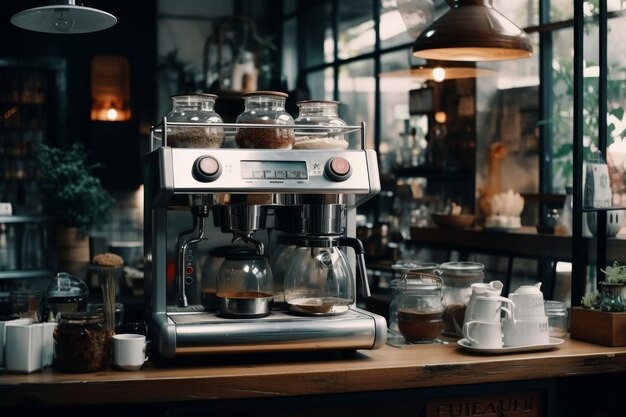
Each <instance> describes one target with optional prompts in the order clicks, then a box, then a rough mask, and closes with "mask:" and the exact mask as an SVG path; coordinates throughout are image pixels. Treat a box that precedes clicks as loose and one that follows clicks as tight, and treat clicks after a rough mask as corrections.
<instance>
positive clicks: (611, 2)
mask: <svg viewBox="0 0 626 417" xmlns="http://www.w3.org/2000/svg"><path fill="white" fill-rule="evenodd" d="M607 9H608V11H609V12H614V11H617V10H625V9H626V2H624V1H623V0H607Z"/></svg>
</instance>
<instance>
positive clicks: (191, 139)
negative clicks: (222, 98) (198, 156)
mask: <svg viewBox="0 0 626 417" xmlns="http://www.w3.org/2000/svg"><path fill="white" fill-rule="evenodd" d="M171 99H172V111H171V112H169V113H168V114H167V115H166V118H167V121H168V122H175V123H176V122H181V123H194V125H191V126H179V125H168V130H167V145H168V146H171V147H173V148H219V147H221V146H222V145H223V144H224V136H225V135H224V128H223V127H220V126H211V124H214V123H223V120H222V118H221V117H220V116H219V115H218V114H217V113H216V112H215V110H214V107H215V100H216V99H217V96H216V95H214V94H179V95H174V96H172V97H171ZM195 124H201V125H195Z"/></svg>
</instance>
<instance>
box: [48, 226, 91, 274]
mask: <svg viewBox="0 0 626 417" xmlns="http://www.w3.org/2000/svg"><path fill="white" fill-rule="evenodd" d="M55 238H56V252H57V270H58V271H59V272H67V273H68V274H70V275H74V276H75V277H77V278H80V279H85V278H86V276H87V270H88V268H89V261H90V260H89V237H88V236H87V235H83V234H82V233H81V232H80V231H79V230H78V228H76V227H62V228H57V229H56V236H55Z"/></svg>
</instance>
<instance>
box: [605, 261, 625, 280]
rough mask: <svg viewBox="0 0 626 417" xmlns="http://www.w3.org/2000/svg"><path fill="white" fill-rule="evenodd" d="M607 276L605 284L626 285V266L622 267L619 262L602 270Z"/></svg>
mask: <svg viewBox="0 0 626 417" xmlns="http://www.w3.org/2000/svg"><path fill="white" fill-rule="evenodd" d="M600 271H602V272H604V275H605V276H606V278H605V282H607V283H609V284H626V265H620V264H619V263H617V261H615V262H613V265H612V266H607V267H606V269H600Z"/></svg>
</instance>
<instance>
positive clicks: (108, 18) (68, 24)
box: [11, 0, 117, 34]
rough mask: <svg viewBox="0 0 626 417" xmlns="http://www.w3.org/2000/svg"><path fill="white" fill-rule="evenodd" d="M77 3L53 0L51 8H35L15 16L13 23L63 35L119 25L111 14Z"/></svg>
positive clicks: (36, 30) (73, 0)
mask: <svg viewBox="0 0 626 417" xmlns="http://www.w3.org/2000/svg"><path fill="white" fill-rule="evenodd" d="M75 3H76V2H75V0H65V1H57V0H53V1H52V5H50V6H41V7H35V8H33V9H28V10H24V11H21V12H19V13H16V14H14V15H13V17H11V23H13V24H14V25H15V26H17V27H20V28H22V29H27V30H33V31H35V32H44V33H61V34H73V33H89V32H96V31H99V30H104V29H108V28H110V27H111V26H113V25H115V24H116V23H117V18H116V17H115V16H113V15H112V14H110V13H107V12H104V11H102V10H98V9H93V8H91V7H85V6H76V4H75Z"/></svg>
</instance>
